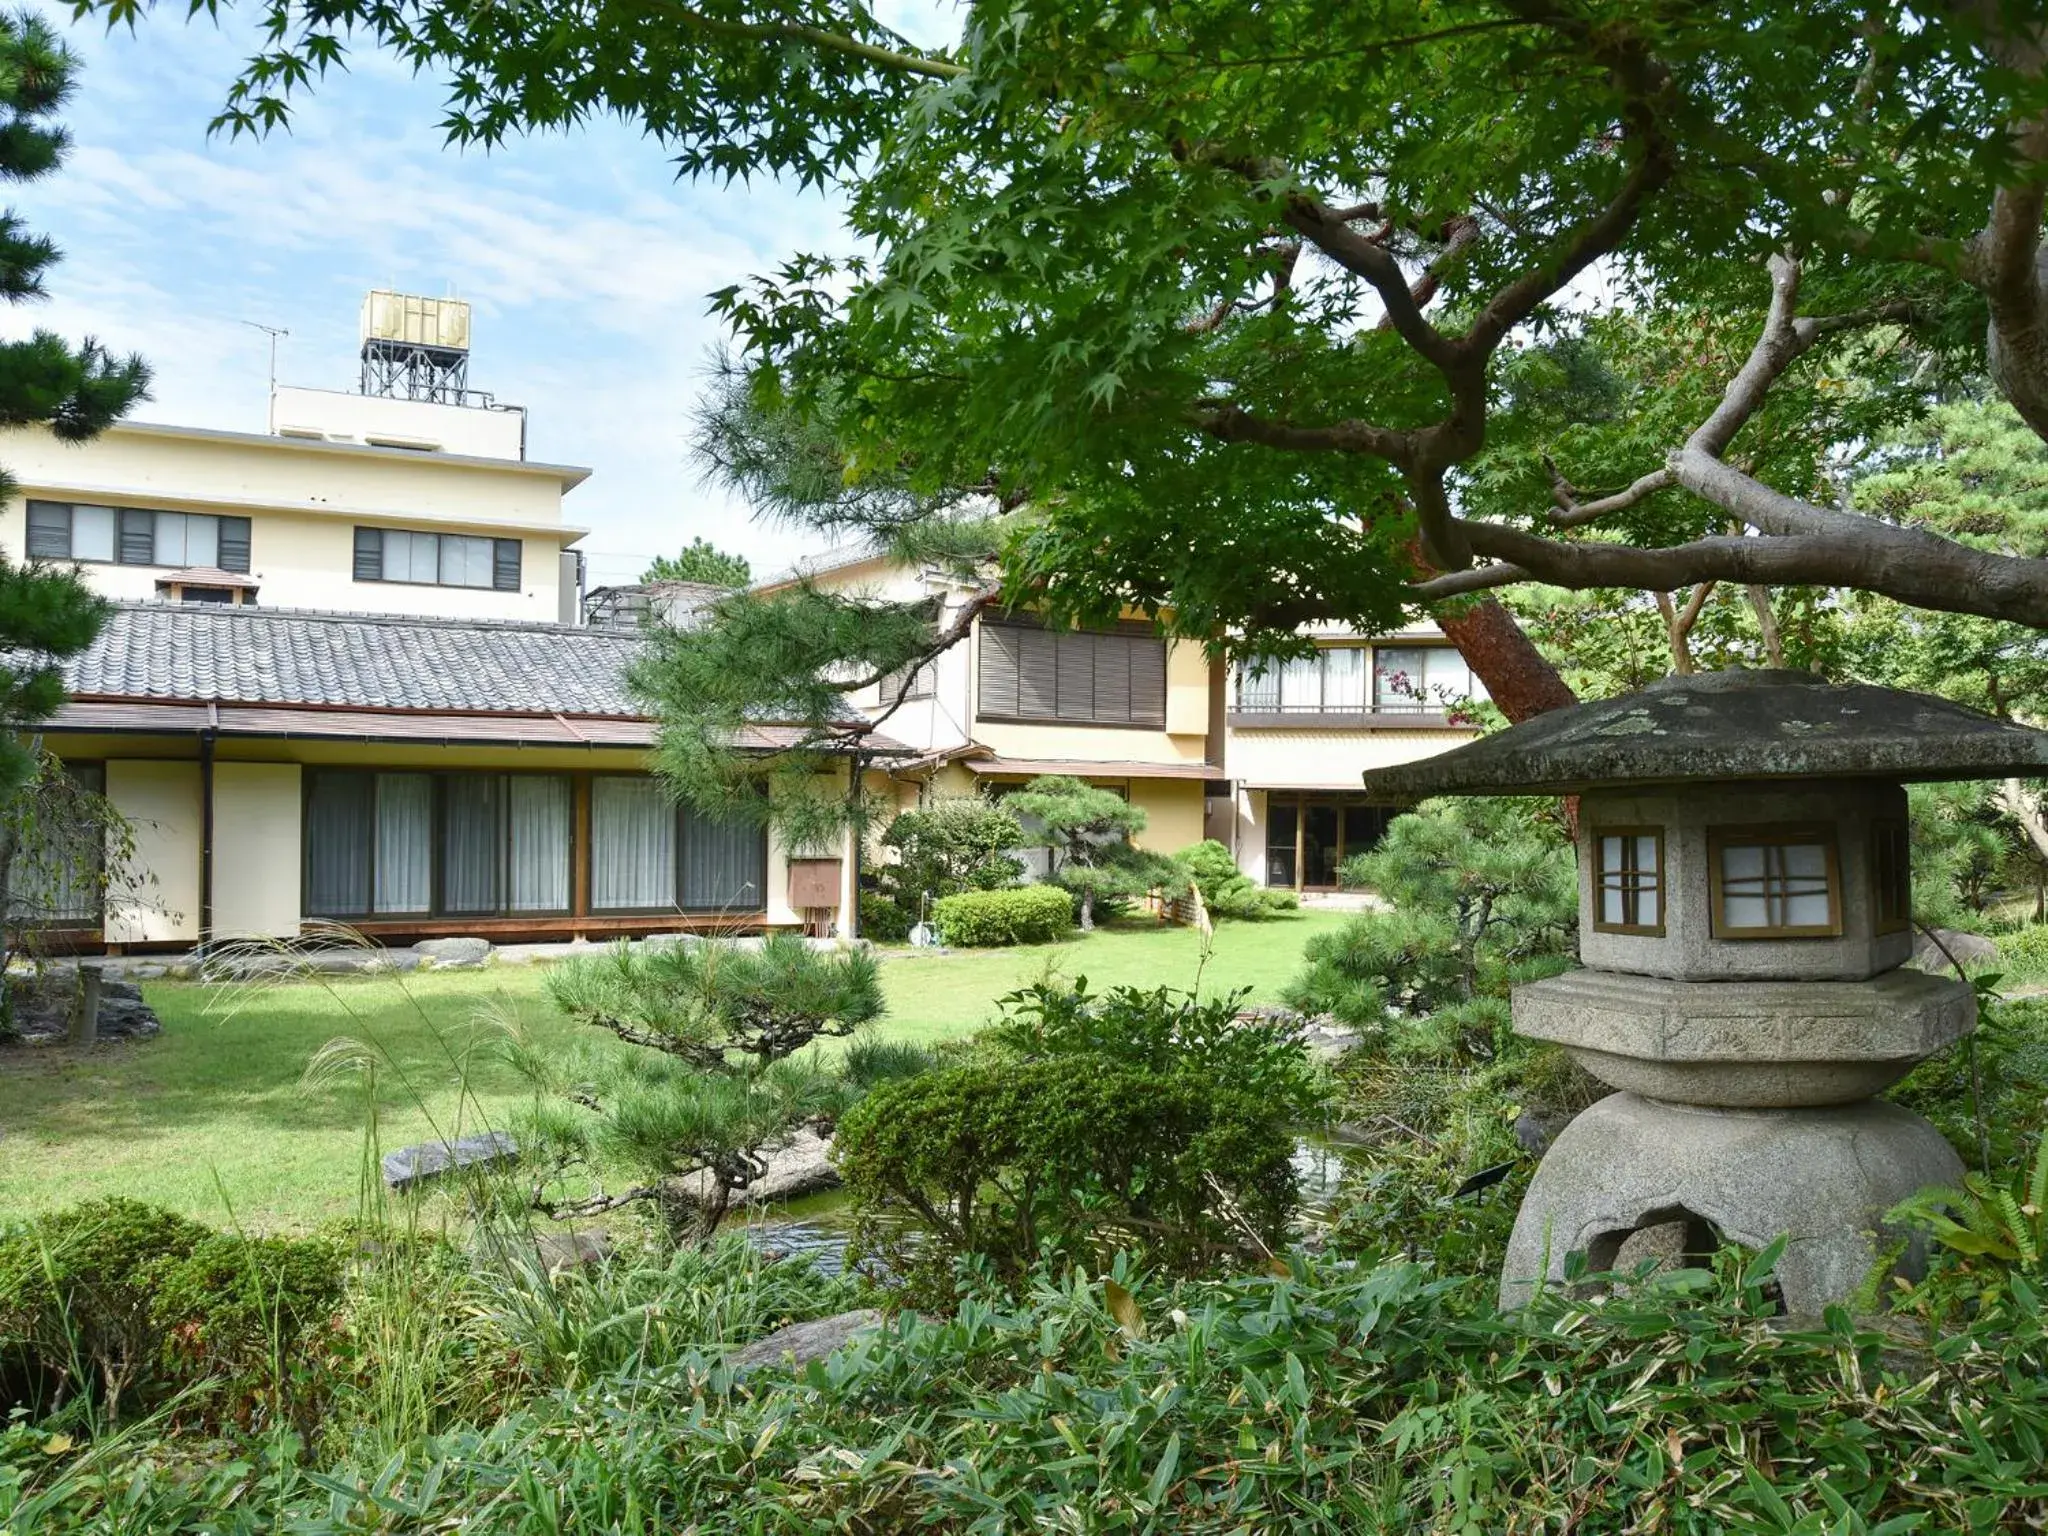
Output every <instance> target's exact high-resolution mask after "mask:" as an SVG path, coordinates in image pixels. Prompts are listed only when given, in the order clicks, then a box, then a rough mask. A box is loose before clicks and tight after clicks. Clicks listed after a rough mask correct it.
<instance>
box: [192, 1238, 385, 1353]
mask: <svg viewBox="0 0 2048 1536" xmlns="http://www.w3.org/2000/svg"><path fill="white" fill-rule="evenodd" d="M343 1273H344V1271H343V1264H342V1255H341V1250H340V1249H339V1248H338V1247H337V1246H336V1245H335V1244H333V1243H332V1242H328V1241H325V1240H323V1239H319V1238H291V1237H243V1236H240V1235H239V1234H236V1233H230V1232H216V1233H214V1234H213V1235H212V1236H210V1237H207V1238H204V1239H202V1240H201V1241H200V1243H199V1244H198V1246H196V1247H195V1248H194V1249H193V1250H192V1251H191V1253H189V1254H188V1255H186V1256H185V1257H184V1258H183V1259H181V1260H179V1261H178V1262H177V1263H175V1264H173V1265H171V1266H170V1267H169V1268H168V1269H167V1270H166V1271H165V1273H164V1274H163V1277H162V1278H161V1280H160V1281H159V1282H158V1285H157V1296H156V1305H157V1312H158V1315H159V1317H160V1318H161V1319H162V1320H163V1321H164V1322H165V1324H166V1325H167V1326H168V1330H169V1332H168V1346H169V1350H170V1355H171V1358H172V1359H174V1360H177V1361H180V1362H182V1363H183V1364H184V1365H185V1366H186V1367H187V1369H188V1370H189V1371H190V1372H191V1373H192V1374H196V1375H219V1376H225V1377H229V1378H233V1379H238V1380H247V1379H248V1378H250V1377H252V1376H260V1375H265V1374H268V1373H270V1372H272V1371H275V1370H278V1369H279V1368H280V1367H282V1366H285V1365H287V1364H289V1363H290V1362H291V1361H293V1360H294V1359H295V1358H296V1357H297V1356H298V1353H299V1351H300V1349H301V1348H302V1346H303V1343H304V1341H305V1340H306V1339H307V1338H308V1337H309V1336H310V1335H312V1334H314V1333H316V1332H317V1331H319V1330H320V1329H321V1328H322V1327H323V1326H324V1325H326V1324H327V1323H328V1322H329V1321H331V1320H332V1318H333V1317H334V1315H335V1312H336V1311H337V1310H338V1309H339V1307H340V1306H341V1300H342V1290H343Z"/></svg>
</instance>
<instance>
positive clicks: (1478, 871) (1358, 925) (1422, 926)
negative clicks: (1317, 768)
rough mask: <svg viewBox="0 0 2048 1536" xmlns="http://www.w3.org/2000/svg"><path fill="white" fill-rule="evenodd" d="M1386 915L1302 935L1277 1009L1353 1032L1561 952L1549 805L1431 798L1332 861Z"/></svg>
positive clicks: (1563, 859) (1490, 986)
mask: <svg viewBox="0 0 2048 1536" xmlns="http://www.w3.org/2000/svg"><path fill="white" fill-rule="evenodd" d="M1344 881H1345V884H1347V885H1362V886H1367V887H1370V888H1371V889H1373V890H1374V891H1376V892H1378V893H1379V895H1380V896H1382V897H1383V898H1385V899H1386V900H1387V901H1388V902H1389V903H1391V907H1392V910H1390V911H1376V912H1367V913H1363V914H1361V915H1360V916H1358V917H1356V918H1353V919H1352V920H1351V921H1350V922H1348V923H1346V924H1345V925H1344V927H1343V928H1341V929H1339V930H1337V931H1336V932H1334V933H1320V934H1317V935H1315V936H1314V937H1313V938H1311V939H1310V940H1309V942H1308V945H1307V946H1306V948H1305V950H1304V952H1303V953H1304V959H1305V961H1306V965H1305V966H1304V968H1303V970H1302V971H1301V973H1300V974H1299V975H1297V976H1296V977H1295V978H1294V980H1293V981H1292V982H1291V983H1290V984H1289V987H1288V992H1287V1000H1288V1002H1289V1003H1290V1004H1291V1005H1292V1006H1294V1007H1297V1008H1300V1009H1301V1010H1302V1011H1304V1012H1306V1013H1327V1014H1330V1015H1332V1016H1333V1017H1335V1018H1336V1019H1337V1020H1339V1021H1340V1022H1342V1023H1345V1024H1349V1025H1352V1026H1354V1027H1359V1026H1364V1025H1369V1024H1373V1023H1376V1022H1378V1021H1379V1020H1380V1019H1381V1018H1382V1017H1383V1016H1384V1015H1385V1014H1386V1012H1387V1011H1388V1010H1389V1009H1392V1010H1396V1011H1399V1012H1406V1013H1427V1012H1429V1011H1430V1010H1431V1009H1433V1008H1437V1007H1441V1006H1442V1005H1443V1004H1445V1003H1451V1002H1460V1001H1466V1000H1469V999H1471V998H1473V997H1476V996H1478V995H1480V994H1481V993H1482V992H1483V991H1491V990H1497V989H1498V987H1499V986H1500V985H1501V984H1502V983H1503V982H1504V981H1505V979H1506V972H1507V970H1508V969H1509V968H1510V967H1512V966H1516V965H1519V964H1522V963H1524V962H1527V961H1530V960H1542V959H1559V958H1563V957H1568V956H1570V955H1571V954H1573V952H1574V950H1575V947H1576V941H1577V934H1578V879H1577V875H1576V873H1575V869H1574V865H1573V861H1572V849H1571V844H1570V842H1569V841H1568V839H1567V838H1566V836H1565V833H1564V829H1563V827H1562V826H1561V825H1559V824H1558V823H1557V822H1556V820H1555V818H1554V816H1553V814H1552V811H1551V809H1550V803H1549V802H1537V801H1530V800H1517V799H1491V798H1488V799H1471V800H1431V801H1425V802H1424V803H1423V804H1422V805H1421V806H1419V807H1417V808H1416V809H1415V810H1414V811H1412V812H1410V813H1409V814H1407V815H1405V816H1399V817H1396V818H1395V819H1394V821H1393V822H1392V823H1391V824H1390V825H1389V826H1388V828H1387V833H1386V836H1385V837H1384V838H1382V839H1381V841H1380V845H1379V846H1378V847H1377V848H1375V849H1374V850H1373V851H1372V852H1371V853H1366V854H1360V855H1359V856H1358V857H1357V858H1354V859H1347V860H1345V862H1344Z"/></svg>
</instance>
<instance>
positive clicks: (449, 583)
mask: <svg viewBox="0 0 2048 1536" xmlns="http://www.w3.org/2000/svg"><path fill="white" fill-rule="evenodd" d="M440 537H441V572H440V578H441V585H442V586H444V587H488V586H489V585H490V584H491V554H492V550H491V541H490V540H489V539H479V538H472V537H471V536H469V535H468V534H458V533H444V534H442V535H441V536H440Z"/></svg>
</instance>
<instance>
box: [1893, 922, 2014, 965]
mask: <svg viewBox="0 0 2048 1536" xmlns="http://www.w3.org/2000/svg"><path fill="white" fill-rule="evenodd" d="M1934 939H1939V940H1941V943H1942V945H1945V946H1947V949H1948V954H1947V955H1945V954H1943V953H1942V952H1941V948H1940V947H1939V946H1937V945H1936V944H1935V942H1934ZM1949 955H1954V956H1955V957H1956V959H1957V960H1959V961H1961V962H1962V963H1963V964H1964V965H1988V964H1990V963H1991V962H1992V961H1995V960H1996V959H1997V958H1998V946H1997V945H1996V944H1994V943H1993V942H1992V941H1991V940H1989V939H1987V938H1985V937H1984V935H1983V934H1981V933H1960V932H1958V931H1957V930H1955V929H1953V928H1937V929H1935V930H1934V938H1932V939H1931V938H1929V937H1928V936H1927V935H1926V934H1925V933H1921V932H1918V931H1916V932H1915V933H1914V935H1913V963H1914V964H1915V965H1917V966H1919V967H1920V969H1921V970H1923V971H1947V970H1950V969H1952V967H1951V966H1950V965H1949Z"/></svg>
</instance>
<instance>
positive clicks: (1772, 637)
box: [1746, 582, 1785, 667]
mask: <svg viewBox="0 0 2048 1536" xmlns="http://www.w3.org/2000/svg"><path fill="white" fill-rule="evenodd" d="M1746 590H1747V591H1748V593H1749V606H1750V607H1751V608H1753V609H1755V610H1756V627H1757V629H1758V630H1759V631H1761V632H1762V634H1763V639H1764V656H1765V658H1766V659H1767V660H1768V661H1769V662H1770V664H1771V665H1772V666H1774V667H1783V666H1784V665H1785V637H1784V635H1783V634H1781V633H1780V632H1779V630H1778V615H1777V611H1776V610H1775V609H1773V608H1772V607H1771V589H1770V588H1769V587H1761V586H1758V585H1757V584H1756V583H1755V582H1751V583H1750V584H1749V586H1748V588H1747V589H1746Z"/></svg>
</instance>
